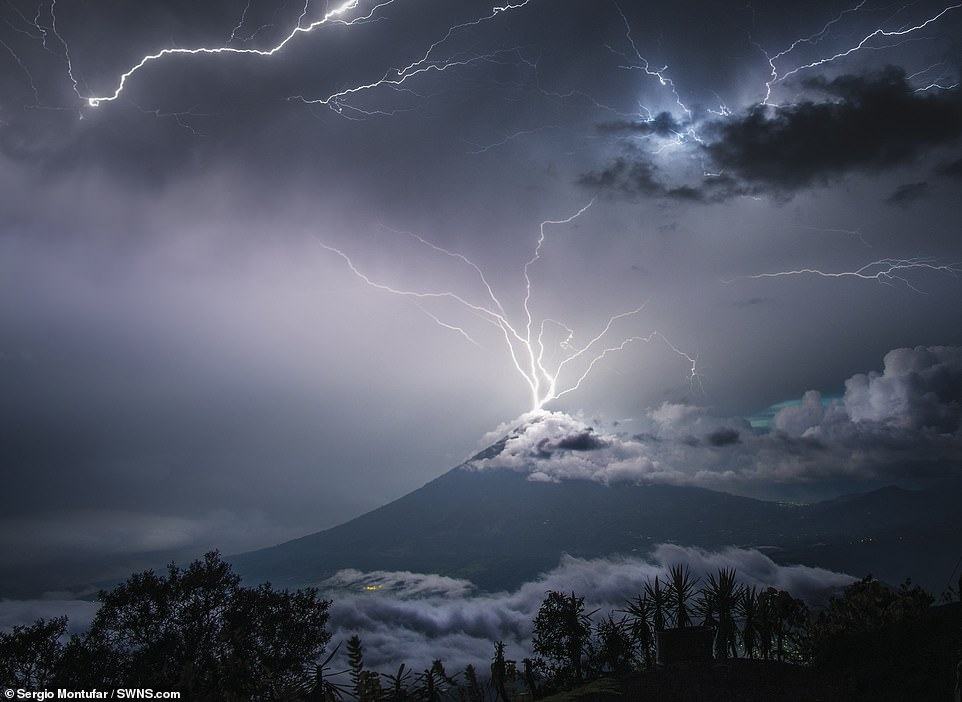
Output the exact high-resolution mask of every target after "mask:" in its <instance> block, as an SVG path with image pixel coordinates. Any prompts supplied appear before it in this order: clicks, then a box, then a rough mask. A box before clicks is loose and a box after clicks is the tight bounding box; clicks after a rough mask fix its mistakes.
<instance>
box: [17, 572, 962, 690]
mask: <svg viewBox="0 0 962 702" xmlns="http://www.w3.org/2000/svg"><path fill="white" fill-rule="evenodd" d="M960 586H962V583H960ZM100 602H101V606H100V608H99V609H98V611H97V614H96V616H95V618H94V620H93V622H92V624H91V626H90V628H89V629H88V630H87V631H86V632H84V633H82V634H76V635H73V636H70V637H69V638H68V637H67V636H66V629H67V620H66V618H65V617H64V618H57V619H50V620H38V621H37V622H36V623H34V624H33V625H30V626H20V627H16V628H14V629H13V631H11V632H8V633H4V634H0V687H13V688H25V689H28V690H42V689H53V688H67V689H90V688H99V689H109V688H118V687H131V686H135V687H152V688H154V689H158V690H178V691H181V692H182V693H183V695H184V697H185V698H186V699H192V700H195V699H197V700H205V699H211V700H215V699H216V700H324V701H328V700H340V699H357V700H361V701H362V702H381V701H384V702H393V701H400V700H412V701H414V700H424V701H426V702H433V701H434V700H441V699H454V700H464V701H465V702H481V701H482V700H505V701H507V700H529V699H544V698H548V697H551V696H552V695H567V696H566V697H564V699H582V700H585V699H649V698H650V699H679V700H681V699H715V698H722V699H739V700H741V699H744V700H749V699H752V700H753V699H759V700H761V699H799V700H801V699H933V700H934V699H947V700H948V699H951V695H952V692H953V687H954V686H955V684H956V681H955V675H956V665H957V664H958V663H959V661H960V659H962V605H960V604H959V603H943V604H942V605H941V606H933V605H934V600H933V598H932V597H931V596H930V595H929V594H927V593H925V592H924V591H922V590H921V589H920V588H918V587H912V586H911V585H910V584H908V583H907V584H905V585H903V586H901V587H900V588H898V589H893V588H891V587H888V586H886V585H884V584H882V583H880V582H879V581H877V580H874V579H872V578H871V577H868V578H865V579H863V580H861V581H858V582H856V583H854V584H852V585H851V586H849V587H848V588H846V589H845V591H844V592H843V593H841V594H840V595H839V596H838V597H836V598H833V599H832V600H831V601H830V602H829V604H828V605H827V606H826V607H824V608H822V609H821V610H819V611H817V612H812V611H809V610H808V608H807V607H806V606H805V604H804V603H802V602H801V601H800V600H798V599H795V598H794V597H792V596H791V595H790V594H789V593H787V592H785V591H782V590H777V589H775V588H767V589H762V590H759V589H757V588H755V587H749V586H745V585H742V584H740V583H739V581H738V578H737V574H736V573H735V572H734V571H730V570H721V571H719V572H717V573H715V574H712V575H709V576H708V577H707V578H706V579H705V580H704V581H699V580H697V579H696V578H695V577H694V576H693V575H692V573H691V572H690V571H689V570H688V569H687V568H685V567H683V566H675V567H673V568H671V569H670V570H669V573H668V575H667V577H665V578H653V579H651V580H650V581H649V582H648V583H646V585H645V587H644V591H643V592H641V593H638V594H637V596H636V597H634V598H633V599H631V600H630V601H628V602H625V603H624V605H623V607H622V608H620V609H619V610H617V611H614V612H611V613H605V614H603V615H602V614H599V613H598V612H588V611H586V607H585V598H584V597H583V596H579V595H577V594H575V593H562V592H548V593H546V597H545V600H544V601H543V603H542V605H541V607H540V609H539V611H538V613H537V616H536V617H535V619H534V622H533V637H532V652H531V653H532V655H531V657H529V658H524V659H523V660H521V661H520V662H518V661H513V660H509V659H508V658H506V655H505V646H504V644H503V643H501V642H498V643H495V644H493V655H492V658H491V660H490V662H485V664H484V666H483V668H481V667H479V668H475V667H474V666H468V667H467V668H466V669H465V670H463V671H458V672H450V671H448V670H446V669H445V666H444V664H443V662H442V661H440V660H438V661H434V663H433V664H432V665H431V666H430V667H429V668H428V669H426V670H423V671H420V672H416V671H414V670H411V669H409V668H407V666H404V665H402V666H400V668H399V669H398V670H396V671H394V672H391V673H385V672H378V671H373V670H369V669H368V668H367V667H366V666H365V662H364V646H363V642H362V641H361V640H360V639H359V638H358V637H357V636H353V637H351V638H350V639H349V640H347V641H345V642H341V643H339V644H337V645H336V646H334V647H331V646H330V643H331V642H330V639H331V634H330V633H329V632H328V631H327V624H328V617H329V608H330V605H331V602H330V601H328V600H325V599H322V598H321V597H320V596H319V593H318V590H317V589H315V588H305V589H302V590H295V591H291V592H287V591H276V590H274V589H273V588H272V587H271V586H270V585H261V586H259V587H255V588H250V587H243V586H241V584H240V579H239V578H238V577H237V576H236V575H235V574H234V573H233V572H232V571H231V568H230V566H229V565H228V564H227V563H224V562H223V561H222V560H221V559H220V558H219V556H218V555H217V554H216V553H210V554H208V555H207V556H206V557H205V558H204V559H203V560H199V561H195V562H194V563H192V564H191V565H190V566H188V567H186V568H178V567H176V566H173V565H171V566H169V567H168V569H167V572H166V574H163V575H161V574H156V573H154V572H153V571H147V572H145V573H140V574H137V575H133V576H131V577H130V578H129V579H128V580H127V581H126V582H124V583H123V584H121V585H119V586H117V587H116V588H114V589H113V590H110V591H106V592H102V593H101V594H100ZM678 632H682V637H683V638H684V636H686V634H685V633H684V632H687V633H688V634H692V635H695V638H696V639H701V640H702V641H703V642H704V643H705V644H706V645H705V646H702V648H701V649H698V650H694V649H693V650H689V651H686V650H684V649H682V650H681V653H680V654H679V653H677V652H676V654H673V655H674V656H675V657H676V660H672V659H671V657H669V656H667V654H666V652H667V648H668V647H667V642H668V641H669V640H670V638H671V637H672V636H675V637H678V636H679V633H678ZM659 643H661V650H660V651H659ZM338 654H343V655H342V656H341V658H346V659H347V665H348V667H347V669H345V670H333V669H332V661H334V660H335V659H336V658H337V656H338ZM692 654H694V656H693V657H692ZM699 655H701V660H700V661H699V658H698V656H699ZM338 660H340V658H338ZM716 693H717V694H716ZM556 699H561V697H556Z"/></svg>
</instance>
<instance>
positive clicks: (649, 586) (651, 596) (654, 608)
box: [645, 576, 668, 632]
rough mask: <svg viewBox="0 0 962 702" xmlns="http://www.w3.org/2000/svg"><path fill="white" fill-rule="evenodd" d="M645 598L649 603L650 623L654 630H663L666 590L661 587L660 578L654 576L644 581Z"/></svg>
mask: <svg viewBox="0 0 962 702" xmlns="http://www.w3.org/2000/svg"><path fill="white" fill-rule="evenodd" d="M645 598H646V599H647V600H648V602H649V603H650V605H651V624H652V626H653V627H654V628H655V631H656V632H658V631H664V630H665V624H666V612H667V611H668V591H667V590H665V589H664V588H662V586H661V578H659V577H657V576H656V577H654V578H649V579H648V580H646V581H645Z"/></svg>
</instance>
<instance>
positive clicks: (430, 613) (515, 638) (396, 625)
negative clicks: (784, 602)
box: [325, 544, 853, 670]
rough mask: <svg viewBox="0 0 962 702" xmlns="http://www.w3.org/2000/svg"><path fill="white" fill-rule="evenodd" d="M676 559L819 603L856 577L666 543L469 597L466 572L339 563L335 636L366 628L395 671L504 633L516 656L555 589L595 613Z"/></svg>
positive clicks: (461, 661)
mask: <svg viewBox="0 0 962 702" xmlns="http://www.w3.org/2000/svg"><path fill="white" fill-rule="evenodd" d="M676 563H687V564H688V565H689V566H690V567H691V568H692V570H693V571H694V572H695V573H696V574H697V575H698V576H699V577H704V576H705V575H707V574H708V573H713V572H715V571H716V570H717V569H718V568H735V569H736V571H737V572H738V576H739V579H740V580H741V582H743V583H745V584H749V585H756V586H759V587H767V586H774V587H777V588H780V589H784V590H788V591H789V592H791V593H792V594H793V595H795V596H796V597H800V598H802V599H804V600H806V601H808V602H810V603H812V604H818V603H820V602H822V601H824V599H825V598H826V597H827V596H828V595H829V594H831V593H833V592H835V591H837V590H839V589H840V588H842V587H844V586H845V585H847V584H849V583H850V582H852V580H853V578H851V577H850V576H848V575H844V574H842V573H834V572H832V571H828V570H823V569H821V568H810V567H807V566H780V565H778V564H776V563H775V562H774V561H772V560H771V559H770V558H769V557H768V556H766V555H765V554H763V553H761V552H760V551H757V550H747V549H737V548H728V549H725V550H722V551H714V552H710V551H703V550H701V549H697V548H684V547H681V546H675V545H670V544H662V545H661V546H658V547H657V548H656V549H655V550H654V552H653V553H652V554H651V555H650V557H649V558H648V559H647V560H644V559H639V558H606V559H592V560H585V559H580V558H573V557H570V556H566V557H564V558H563V559H562V560H561V563H560V564H559V565H558V567H557V568H555V569H554V570H551V571H549V572H547V573H545V574H544V575H542V576H541V577H540V578H538V579H537V580H534V581H531V582H528V583H525V584H524V585H522V586H521V587H519V588H518V589H517V590H515V591H513V592H502V593H496V594H491V595H487V594H485V595H476V596H471V594H470V593H471V591H472V590H473V586H472V585H471V583H470V582H468V581H466V580H455V579H451V578H441V577H439V576H435V575H419V574H415V573H392V572H373V573H360V572H358V571H341V572H340V573H338V574H337V575H336V576H335V577H334V578H332V579H331V580H330V581H328V582H327V583H325V585H327V586H331V587H335V588H336V592H335V594H334V602H335V604H334V608H333V610H332V626H333V629H334V641H338V640H344V639H347V638H348V637H350V636H351V635H352V634H355V633H356V634H358V635H359V636H360V637H361V640H362V642H363V643H364V647H365V659H366V660H367V662H368V663H369V664H370V665H372V666H375V667H378V668H381V669H390V668H396V667H397V666H398V665H399V664H400V663H401V662H406V663H407V664H408V665H413V666H415V669H418V668H424V667H427V666H428V665H430V662H431V661H432V660H433V659H435V658H441V659H443V660H444V662H445V666H446V667H447V668H448V669H449V670H458V669H463V667H464V666H465V665H467V664H468V663H473V664H475V665H479V664H480V665H481V666H483V665H484V664H485V663H486V662H487V661H488V660H490V658H491V654H492V651H493V642H495V641H499V640H503V641H504V642H505V644H506V646H507V650H508V653H509V655H510V656H511V657H513V658H515V659H518V660H520V659H521V658H523V657H525V656H527V655H530V638H531V621H532V619H533V618H534V616H535V614H536V613H537V611H538V607H539V606H540V604H541V601H542V600H543V599H544V596H545V591H547V590H564V591H569V592H570V591H572V590H573V591H574V592H576V593H578V594H581V595H585V596H586V606H587V608H588V611H591V610H594V609H598V610H600V611H599V616H603V615H604V613H606V612H608V611H611V610H613V609H618V608H620V607H621V606H623V604H624V602H625V600H626V599H628V598H630V597H633V596H634V595H637V594H639V593H640V592H642V590H643V588H644V583H645V580H647V579H648V578H651V577H654V576H664V575H665V572H666V569H667V568H668V567H669V566H670V565H673V564H676ZM424 592H430V593H431V594H429V595H424V594H421V593H424Z"/></svg>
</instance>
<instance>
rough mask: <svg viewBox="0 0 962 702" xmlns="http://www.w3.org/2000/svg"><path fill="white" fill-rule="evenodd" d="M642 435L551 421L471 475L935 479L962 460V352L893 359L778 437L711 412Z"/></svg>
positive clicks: (692, 411) (513, 438)
mask: <svg viewBox="0 0 962 702" xmlns="http://www.w3.org/2000/svg"><path fill="white" fill-rule="evenodd" d="M638 424H639V425H640V431H636V432H635V433H632V434H627V433H625V432H614V431H611V432H607V431H601V430H598V429H596V428H594V427H593V426H591V425H590V424H589V422H588V421H587V420H585V419H584V418H581V417H571V416H569V415H567V414H564V413H561V412H543V413H540V414H537V415H530V416H528V417H525V418H522V420H521V421H520V425H519V426H517V427H516V428H515V429H514V430H513V431H511V432H510V433H509V434H508V436H507V437H506V438H504V439H503V441H501V442H500V443H498V444H497V445H495V446H494V447H492V449H491V450H489V451H488V452H486V453H483V454H479V455H478V456H477V457H475V458H474V459H472V460H471V461H469V462H468V464H467V466H468V467H469V468H473V469H476V470H486V469H508V470H515V471H519V472H524V473H527V475H528V478H529V479H530V480H535V481H559V480H567V479H581V480H594V481H598V482H602V483H613V482H622V481H631V482H668V483H675V484H681V485H701V486H705V487H712V488H720V489H728V490H732V491H736V492H752V487H753V486H759V485H765V486H766V487H769V488H771V487H773V486H777V485H779V484H799V483H815V482H819V481H826V480H828V481H831V480H835V481H842V482H845V481H854V482H858V481H865V480H897V479H917V478H927V477H933V476H937V475H946V474H949V475H951V474H954V473H955V472H957V471H958V467H959V462H960V460H962V348H959V347H944V346H933V347H917V348H914V349H911V348H902V349H895V350H893V351H890V352H889V353H888V354H886V356H885V359H884V365H883V370H882V372H881V373H878V372H871V373H868V374H862V373H860V374H857V375H854V376H852V377H851V378H849V379H848V380H847V381H845V393H844V395H843V397H841V398H840V399H832V400H826V399H824V398H823V396H822V394H821V393H819V392H818V391H816V390H810V391H808V392H806V393H805V394H804V395H803V396H802V398H801V400H800V401H798V402H796V403H790V404H788V405H787V406H785V407H783V408H782V409H780V410H779V411H778V412H777V413H776V414H775V416H774V418H773V420H772V428H771V430H770V431H765V432H761V431H758V430H755V429H754V428H753V427H752V426H751V425H750V423H749V422H748V421H747V420H746V419H744V418H741V417H717V416H714V415H713V414H711V412H710V411H709V410H708V409H707V408H705V407H699V406H695V405H688V404H677V403H664V404H662V405H661V406H659V407H657V408H654V409H652V410H650V411H649V412H648V413H647V414H646V415H645V416H644V417H642V418H641V419H640V420H639V421H638Z"/></svg>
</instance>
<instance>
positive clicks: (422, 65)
mask: <svg viewBox="0 0 962 702" xmlns="http://www.w3.org/2000/svg"><path fill="white" fill-rule="evenodd" d="M394 2H395V0H379V1H378V2H376V3H375V4H374V5H372V6H371V7H370V9H368V10H367V11H362V12H361V13H360V14H353V15H352V13H354V11H355V10H357V9H358V7H359V5H360V4H361V0H347V1H346V2H343V3H341V4H340V5H338V6H336V7H334V8H333V9H331V10H328V11H327V12H325V13H324V15H322V16H321V17H320V19H317V20H314V21H312V22H305V17H306V16H307V13H308V10H309V7H310V0H307V1H306V2H305V4H304V6H303V9H302V11H301V13H300V16H299V17H298V19H297V24H296V25H295V26H294V27H293V28H292V29H291V30H290V31H289V32H288V33H287V34H286V35H285V36H284V37H283V38H282V39H281V40H280V41H279V42H277V43H276V44H275V45H274V46H272V47H270V48H267V49H257V48H244V47H238V46H232V45H231V44H232V42H234V40H235V39H236V38H237V33H238V31H240V29H241V27H242V26H243V25H244V23H245V22H246V21H247V13H248V12H249V10H250V3H248V4H247V5H246V6H245V8H244V12H243V13H242V14H241V18H240V20H238V22H237V24H236V25H235V26H234V27H233V29H232V30H231V33H230V36H229V37H228V40H227V44H226V45H223V46H213V47H210V46H202V47H196V48H179V47H174V48H167V49H161V50H159V51H156V52H154V53H151V54H146V55H145V56H143V57H142V58H141V59H140V60H139V61H137V62H136V63H135V64H134V65H132V66H131V67H130V68H128V69H127V70H126V71H124V72H123V73H121V74H120V77H119V78H118V80H117V83H116V86H115V87H114V89H113V91H112V92H108V93H104V94H102V95H86V96H85V95H82V93H81V91H80V89H79V83H78V81H77V79H76V78H75V77H74V71H73V64H72V62H71V60H70V53H69V50H68V48H67V44H66V42H64V40H63V39H62V38H61V37H60V35H59V33H57V30H56V14H55V12H56V0H52V3H51V6H50V12H51V16H52V24H51V28H52V30H53V33H54V35H55V36H56V37H57V39H58V40H59V41H60V43H61V44H62V45H63V50H64V55H65V58H66V61H67V70H68V75H69V77H70V80H71V82H72V84H73V87H74V91H75V92H76V93H77V95H79V96H80V97H81V98H83V99H84V100H85V101H86V103H87V105H89V106H90V107H98V106H100V105H102V104H103V103H106V102H112V101H114V100H117V99H118V98H119V97H120V96H121V94H122V93H123V92H124V89H125V88H126V87H127V83H128V81H129V80H130V79H131V78H132V77H133V76H134V75H135V74H136V73H137V72H138V71H140V70H141V69H143V68H145V67H146V66H148V65H149V64H151V63H153V62H156V61H159V60H161V59H164V58H165V57H168V56H178V55H180V56H196V55H213V54H246V55H252V56H264V57H268V56H273V55H275V54H277V53H278V52H279V51H281V50H282V49H284V47H285V46H287V45H288V44H289V43H290V42H291V41H292V40H293V39H294V38H295V37H296V36H298V35H299V34H308V33H311V32H313V31H315V30H317V29H319V28H321V27H324V26H326V25H344V26H350V25H354V24H359V23H362V22H367V21H369V20H371V19H373V18H375V15H376V14H377V12H378V10H380V9H381V8H383V7H386V6H388V5H391V4H393V3H394ZM528 2H530V0H516V1H515V2H513V3H512V2H508V3H506V4H504V5H499V6H495V7H493V8H492V9H491V11H490V13H489V14H487V15H484V16H482V17H479V18H477V19H473V20H470V21H467V22H461V23H460V24H456V25H454V26H452V27H450V28H449V29H448V30H447V31H446V32H445V33H444V35H443V36H441V37H440V38H439V39H437V40H436V41H434V42H433V43H432V44H431V45H430V46H429V47H428V49H427V50H426V51H425V52H424V53H423V55H422V56H421V57H420V58H419V59H417V60H415V61H413V62H411V63H409V64H408V65H406V66H404V67H403V68H395V69H389V70H388V71H387V72H385V73H384V75H383V76H382V77H381V78H380V79H378V80H375V81H372V82H370V83H365V84H361V85H356V86H352V87H349V88H345V89H343V90H340V91H338V92H336V93H333V94H331V95H328V96H327V97H323V98H310V99H309V98H305V97H303V96H294V97H292V98H291V99H295V100H301V101H303V102H306V103H310V104H323V105H330V106H331V107H333V108H334V109H336V110H337V111H338V112H342V111H343V109H344V108H348V109H356V108H351V106H349V105H345V104H343V103H344V100H345V98H347V97H349V96H351V95H354V94H356V93H360V92H363V91H366V90H371V89H374V88H379V87H382V86H385V87H392V88H397V87H398V86H400V85H401V84H402V83H405V82H406V81H407V80H408V79H410V78H412V77H414V76H416V75H419V74H421V73H426V72H443V71H445V70H447V69H449V68H453V67H456V66H464V65H468V64H470V63H474V62H477V61H482V60H484V59H486V58H491V56H493V54H489V55H481V56H472V57H466V58H459V59H447V60H443V61H439V60H434V59H433V58H432V56H433V54H434V52H435V49H437V48H438V47H439V46H441V45H442V44H444V43H445V42H446V41H447V40H448V39H449V38H450V37H451V36H452V35H453V34H455V33H457V32H458V31H459V30H461V29H464V28H467V27H475V26H478V25H480V24H483V23H485V22H487V21H489V20H492V19H494V18H495V17H497V16H498V15H500V14H503V13H505V12H509V11H511V10H517V9H519V8H521V7H524V6H525V5H527V4H528ZM42 31H43V30H42ZM357 111H358V112H363V110H359V109H358V110H357Z"/></svg>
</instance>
